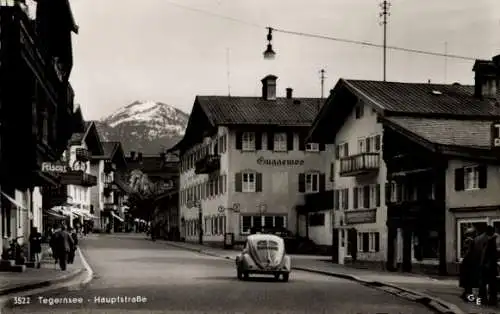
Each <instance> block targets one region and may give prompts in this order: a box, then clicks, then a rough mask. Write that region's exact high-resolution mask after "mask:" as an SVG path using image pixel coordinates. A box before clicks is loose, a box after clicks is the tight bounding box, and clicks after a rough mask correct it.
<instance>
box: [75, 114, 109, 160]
mask: <svg viewBox="0 0 500 314" xmlns="http://www.w3.org/2000/svg"><path fill="white" fill-rule="evenodd" d="M83 142H85V143H86V144H87V147H88V150H89V151H90V153H91V154H92V155H102V154H103V153H104V150H103V146H102V143H101V140H100V138H99V133H98V131H97V127H96V125H95V123H94V122H93V121H86V122H85V132H78V133H73V134H72V135H71V139H70V141H69V145H70V146H71V145H81V144H82V143H83Z"/></svg>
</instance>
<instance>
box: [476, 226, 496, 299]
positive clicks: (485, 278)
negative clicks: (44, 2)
mask: <svg viewBox="0 0 500 314" xmlns="http://www.w3.org/2000/svg"><path fill="white" fill-rule="evenodd" d="M486 236H487V237H488V238H487V242H486V246H485V248H484V251H483V255H482V258H481V265H482V269H483V270H482V274H481V286H480V295H481V296H482V297H483V298H485V295H486V291H485V289H484V288H485V286H487V291H488V293H487V294H488V299H487V302H486V303H487V304H488V305H495V306H496V305H497V302H498V300H497V276H498V265H497V261H498V259H497V245H496V235H495V229H494V228H493V226H488V227H487V229H486ZM481 292H482V293H481Z"/></svg>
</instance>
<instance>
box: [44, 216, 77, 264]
mask: <svg viewBox="0 0 500 314" xmlns="http://www.w3.org/2000/svg"><path fill="white" fill-rule="evenodd" d="M66 230H67V228H66V226H65V225H61V226H60V228H59V230H58V231H56V232H54V233H53V234H52V236H51V237H50V241H49V245H50V248H51V250H52V256H53V257H54V262H55V263H56V264H57V263H59V266H60V267H61V270H66V267H67V264H73V261H74V259H75V252H76V249H77V247H78V235H77V232H76V230H75V229H72V228H69V229H68V231H66Z"/></svg>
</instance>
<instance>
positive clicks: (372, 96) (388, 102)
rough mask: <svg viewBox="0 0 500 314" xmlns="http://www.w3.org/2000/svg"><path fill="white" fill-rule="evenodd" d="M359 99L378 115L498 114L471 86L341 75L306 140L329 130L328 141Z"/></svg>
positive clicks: (474, 116) (498, 109) (468, 116)
mask: <svg viewBox="0 0 500 314" xmlns="http://www.w3.org/2000/svg"><path fill="white" fill-rule="evenodd" d="M360 101H361V102H363V103H366V104H368V105H369V106H370V107H371V108H373V109H374V110H375V111H376V112H377V113H378V115H379V116H381V117H389V116H407V117H420V118H427V119H443V118H444V119H451V120H483V121H484V120H489V121H491V120H495V119H498V118H499V117H500V107H499V106H498V105H497V104H496V102H495V101H494V100H492V99H479V98H476V97H474V86H464V85H460V84H452V85H443V84H425V83H399V82H381V81H364V80H345V79H340V80H339V81H338V83H337V84H336V86H335V88H334V89H333V90H332V91H331V94H330V96H329V97H328V99H327V101H326V103H325V106H323V108H322V110H321V111H320V113H319V114H318V116H317V117H316V120H315V122H314V123H313V127H312V128H311V131H310V134H309V140H310V141H313V142H314V141H320V138H323V141H324V140H325V138H324V135H325V134H329V135H330V138H329V139H328V140H329V141H331V137H332V136H335V134H336V132H337V131H338V129H339V128H340V127H341V126H342V124H343V123H344V121H345V119H346V118H347V116H348V115H349V114H351V112H352V109H353V107H354V106H355V105H356V104H357V103H358V102H360ZM450 123H451V122H450Z"/></svg>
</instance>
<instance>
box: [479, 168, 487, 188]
mask: <svg viewBox="0 0 500 314" xmlns="http://www.w3.org/2000/svg"><path fill="white" fill-rule="evenodd" d="M487 170H488V169H487V167H486V165H479V167H478V172H479V173H478V174H479V178H478V181H479V188H480V189H486V187H487V185H488V172H487Z"/></svg>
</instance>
